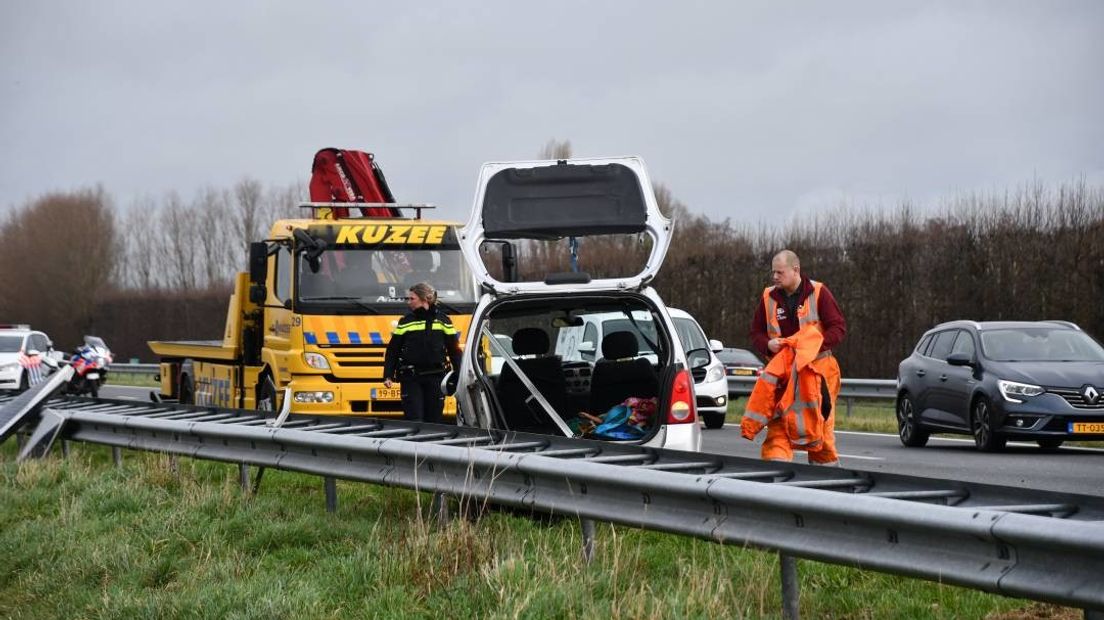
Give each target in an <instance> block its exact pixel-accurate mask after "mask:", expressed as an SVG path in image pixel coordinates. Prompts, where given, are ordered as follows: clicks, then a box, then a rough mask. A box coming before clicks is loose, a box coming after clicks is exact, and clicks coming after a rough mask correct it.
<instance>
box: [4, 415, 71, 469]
mask: <svg viewBox="0 0 1104 620" xmlns="http://www.w3.org/2000/svg"><path fill="white" fill-rule="evenodd" d="M68 421H69V416H68V415H65V414H63V413H61V412H59V411H57V410H55V409H46V410H45V411H43V412H42V416H41V420H40V421H39V423H38V426H37V427H36V428H35V430H34V433H32V434H31V439H30V440H29V441H28V442H27V444H26V445H24V446H23V450H22V451H21V452H20V453H19V457H18V458H17V459H16V461H17V462H20V463H22V462H23V461H25V460H27V459H40V458H42V457H44V456H46V455H47V454H49V453H50V448H52V447H53V445H54V440H55V439H57V436H58V435H59V434H61V430H62V428H63V427H64V426H65V423H66V422H68Z"/></svg>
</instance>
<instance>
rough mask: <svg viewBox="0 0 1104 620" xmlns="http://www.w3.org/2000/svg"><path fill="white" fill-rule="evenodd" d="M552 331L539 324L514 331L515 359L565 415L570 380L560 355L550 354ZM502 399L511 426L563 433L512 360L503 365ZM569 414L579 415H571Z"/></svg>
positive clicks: (538, 431) (526, 429) (519, 428)
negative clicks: (546, 330)
mask: <svg viewBox="0 0 1104 620" xmlns="http://www.w3.org/2000/svg"><path fill="white" fill-rule="evenodd" d="M549 345H550V341H549V338H548V334H547V333H545V332H544V330H542V329H538V328H536V327H523V328H521V329H519V330H517V331H516V332H514V338H513V348H514V353H515V354H516V355H519V356H528V357H519V358H514V362H515V363H516V364H517V365H518V368H520V369H521V372H523V373H525V376H526V377H528V378H529V381H531V382H532V383H533V385H534V386H536V388H537V390H538V391H539V392H540V393H541V395H542V396H544V399H545V400H547V401H548V404H549V405H551V406H552V409H554V410H555V411H556V413H558V414H560V416H561V417H565V414H566V413H568V411H567V410H568V406H567V380H566V379H565V378H564V374H563V368H562V366H561V363H560V356H559V355H548V351H549ZM497 392H498V402H499V404H500V405H501V406H502V416H503V418H504V420H505V422H506V426H507V427H509V428H510V429H511V430H515V431H523V432H532V433H550V434H559V433H560V431H559V427H558V426H557V425H556V424H555V423H553V422H552V420H551V419H549V417H548V414H547V413H545V411H544V408H543V407H542V406H541V405H540V403H539V402H537V400H536V399H535V398H533V397H532V392H530V391H529V388H527V387H526V386H525V384H524V383H522V382H521V379H520V378H519V377H518V375H517V373H516V372H514V369H513V367H512V366H510V364H506V365H505V366H503V367H502V374H501V375H499V378H498V386H497ZM568 417H575V416H574V415H570V416H568Z"/></svg>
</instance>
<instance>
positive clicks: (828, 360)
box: [760, 355, 841, 465]
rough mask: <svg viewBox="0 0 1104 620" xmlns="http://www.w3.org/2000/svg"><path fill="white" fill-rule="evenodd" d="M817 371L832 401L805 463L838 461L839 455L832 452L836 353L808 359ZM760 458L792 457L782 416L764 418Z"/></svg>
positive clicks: (838, 376) (836, 392)
mask: <svg viewBox="0 0 1104 620" xmlns="http://www.w3.org/2000/svg"><path fill="white" fill-rule="evenodd" d="M812 366H813V367H814V368H815V369H816V371H817V373H818V374H820V375H821V376H822V377H824V381H825V382H826V383H827V387H828V397H829V399H830V400H831V401H832V409H831V411H830V412H829V413H828V419H827V420H825V421H824V436H823V437H822V440H821V444H820V447H819V448H817V449H815V450H809V463H810V464H813V465H838V464H839V455H838V454H836V433H835V428H836V398H837V397H838V396H839V392H840V379H841V373H840V367H839V362H837V361H836V356H834V355H829V356H827V357H823V358H820V359H818V360H815V361H813V362H812ZM760 455H761V456H762V458H763V460H764V461H792V460H793V448H791V447H790V439H789V437H788V436H787V434H786V423H785V421H784V420H783V419H782V418H774V419H772V420H771V421H770V422H767V437H766V439H764V440H763V446H762V451H761V452H760Z"/></svg>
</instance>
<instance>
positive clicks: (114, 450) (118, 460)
mask: <svg viewBox="0 0 1104 620" xmlns="http://www.w3.org/2000/svg"><path fill="white" fill-rule="evenodd" d="M111 461H112V462H113V463H115V467H122V466H123V449H122V448H120V447H119V446H112V447H111Z"/></svg>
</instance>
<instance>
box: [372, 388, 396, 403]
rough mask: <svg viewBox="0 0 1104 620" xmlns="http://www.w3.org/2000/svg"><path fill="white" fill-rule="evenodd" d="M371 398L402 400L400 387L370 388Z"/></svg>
mask: <svg viewBox="0 0 1104 620" xmlns="http://www.w3.org/2000/svg"><path fill="white" fill-rule="evenodd" d="M372 400H402V389H401V388H394V387H393V388H372Z"/></svg>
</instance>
